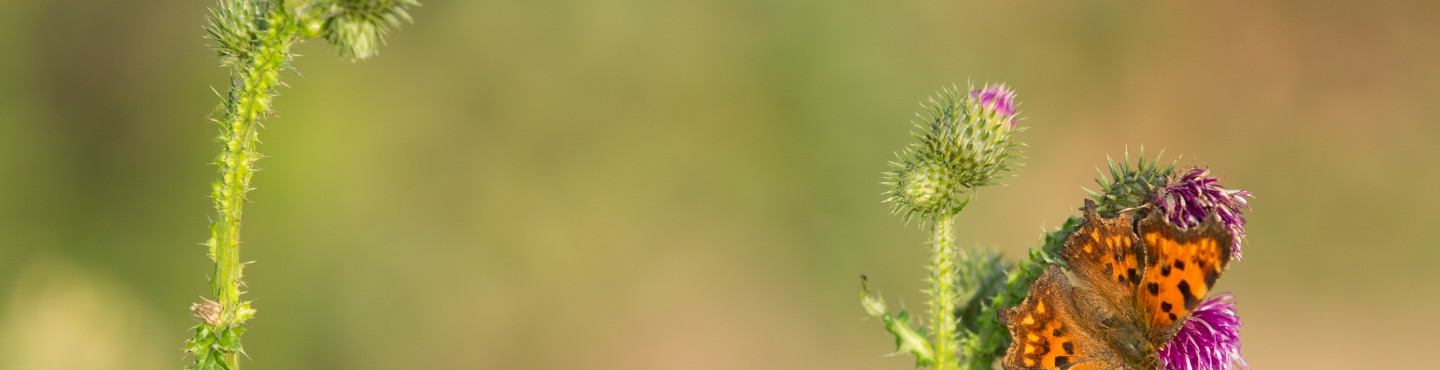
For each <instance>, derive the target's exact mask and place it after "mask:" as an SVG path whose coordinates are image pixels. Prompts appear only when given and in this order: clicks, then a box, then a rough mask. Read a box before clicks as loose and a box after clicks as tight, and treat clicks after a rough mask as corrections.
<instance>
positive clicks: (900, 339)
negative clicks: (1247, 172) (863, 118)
mask: <svg viewBox="0 0 1440 370" xmlns="http://www.w3.org/2000/svg"><path fill="white" fill-rule="evenodd" d="M1014 98H1015V95H1014V93H1013V92H1011V91H1009V90H1008V89H1006V88H1005V87H1004V86H1003V85H990V86H985V87H983V88H981V89H974V90H970V91H969V92H968V93H965V92H961V91H960V90H957V89H945V90H944V91H943V92H942V93H941V95H940V96H939V97H938V98H934V99H931V100H930V101H929V104H927V105H926V107H927V112H928V115H925V116H921V118H922V121H921V122H919V123H918V124H916V127H917V128H918V130H917V131H916V132H915V134H914V136H915V137H916V139H917V141H918V143H916V144H912V145H911V146H909V147H907V148H906V149H905V150H904V151H903V152H901V153H900V154H898V155H897V156H898V159H897V160H896V161H894V162H892V167H893V170H892V171H891V172H889V173H886V175H885V182H884V184H886V185H888V186H890V187H891V189H890V190H889V191H888V192H887V193H886V194H887V195H888V198H887V199H886V202H888V203H889V204H890V205H891V210H892V212H893V213H895V214H897V215H899V216H901V218H902V219H904V220H906V221H907V222H908V221H911V220H919V221H920V222H921V223H922V224H923V225H927V226H929V227H930V228H931V229H930V231H931V238H930V244H931V261H930V265H929V271H930V274H929V276H928V283H929V285H930V286H929V289H927V290H925V293H926V294H927V295H928V296H929V300H928V302H927V306H928V309H929V312H928V314H927V315H926V316H925V319H926V320H925V321H926V322H925V323H924V324H927V325H923V326H922V325H918V324H917V323H916V322H914V320H912V318H911V315H910V313H909V312H907V311H904V310H901V311H900V312H898V313H893V314H892V313H890V312H889V311H888V310H887V307H886V303H885V300H884V299H883V298H881V297H880V296H879V294H878V293H875V292H872V291H871V290H870V288H869V284H868V278H865V277H864V276H862V284H861V295H860V296H861V305H862V307H863V308H864V309H865V312H866V313H867V314H868V315H869V316H871V317H874V318H877V319H880V320H881V321H882V322H883V323H884V327H885V330H886V331H887V332H889V333H890V334H891V335H893V336H894V337H895V341H896V350H897V353H903V354H908V355H911V356H914V357H915V365H916V366H917V367H931V368H934V369H942V370H950V369H991V368H993V366H994V364H995V362H996V360H997V359H999V358H1001V357H1003V356H1004V355H1005V351H1006V349H1007V348H1008V347H1009V346H1010V344H1011V343H1010V340H1011V335H1010V334H1011V333H1010V331H1009V329H1008V328H1007V327H1006V326H1005V325H1004V324H1002V323H1001V321H1000V319H999V313H1000V312H1002V311H1005V310H1007V309H1009V308H1011V307H1014V306H1016V305H1018V304H1020V303H1021V302H1023V301H1025V299H1026V295H1027V294H1029V288H1030V285H1031V284H1032V283H1034V282H1035V281H1036V280H1037V279H1038V278H1039V277H1040V275H1041V273H1042V272H1043V271H1045V270H1046V268H1047V267H1048V266H1050V265H1058V266H1061V267H1065V262H1064V260H1063V259H1061V258H1059V256H1060V251H1061V249H1062V248H1063V246H1064V244H1065V242H1066V240H1067V239H1068V238H1069V237H1070V234H1072V233H1074V232H1075V231H1076V230H1078V229H1079V228H1080V226H1081V224H1082V223H1083V222H1084V219H1083V218H1082V217H1079V216H1078V215H1074V216H1071V217H1069V218H1068V219H1067V220H1066V221H1065V223H1064V224H1062V225H1061V226H1060V227H1059V228H1056V229H1054V230H1050V231H1048V232H1046V233H1044V234H1043V235H1042V236H1041V238H1040V241H1039V246H1037V247H1035V248H1033V249H1031V250H1030V251H1029V253H1028V254H1027V255H1026V256H1024V257H1023V258H1021V259H1020V260H1018V261H1016V262H1014V263H1006V262H1004V260H1003V259H1002V258H1001V256H1000V255H999V253H998V252H995V251H992V250H982V249H965V250H957V249H956V248H955V246H954V242H955V239H954V236H953V235H952V232H953V223H954V219H955V215H956V214H958V213H959V212H960V211H961V210H963V209H964V208H965V206H966V205H967V204H969V202H970V201H971V199H972V198H973V196H974V194H975V190H976V189H977V188H979V187H983V186H986V185H991V184H994V183H995V180H997V179H999V178H1001V177H1003V176H1005V175H1007V174H1008V172H1009V171H1010V170H1011V169H1012V168H1013V167H1014V166H1015V164H1013V160H1014V159H1015V158H1017V157H1018V153H1017V152H1016V151H1015V149H1016V147H1018V146H1020V145H1022V144H1019V143H1018V142H1016V141H1014V140H1013V138H1012V137H1011V135H1012V134H1013V133H1014V132H1017V131H1019V128H1017V127H1015V123H1016V115H1017V111H1016V109H1015V100H1014ZM1108 162H1109V163H1108V166H1107V167H1108V171H1100V174H1099V177H1098V178H1097V179H1096V180H1095V181H1096V183H1097V184H1099V188H1098V189H1096V190H1089V189H1087V190H1086V191H1087V192H1088V193H1089V198H1090V199H1091V200H1093V203H1094V204H1096V206H1095V207H1096V208H1095V209H1096V211H1097V212H1099V213H1100V214H1102V215H1104V216H1105V217H1113V216H1115V215H1116V214H1118V213H1120V212H1125V211H1140V212H1159V213H1160V214H1161V216H1164V218H1165V219H1166V220H1167V221H1168V222H1169V223H1171V224H1173V225H1176V226H1178V227H1180V228H1191V227H1198V226H1200V225H1201V223H1202V221H1203V220H1205V219H1206V217H1207V216H1208V215H1211V214H1214V215H1216V217H1217V219H1218V220H1219V222H1220V224H1221V225H1222V226H1223V227H1224V228H1225V230H1227V231H1229V232H1230V233H1231V234H1232V236H1234V240H1235V243H1234V245H1233V246H1232V250H1233V252H1234V253H1232V254H1231V255H1232V257H1233V258H1236V259H1238V258H1239V255H1240V244H1241V237H1242V236H1243V235H1244V226H1245V218H1244V216H1243V212H1245V211H1247V210H1249V203H1248V202H1247V199H1246V198H1249V197H1251V195H1250V193H1249V192H1246V191H1243V190H1231V189H1227V188H1225V187H1223V186H1221V185H1219V179H1217V178H1215V177H1212V176H1211V175H1210V172H1209V170H1208V169H1203V168H1200V167H1197V166H1189V167H1186V168H1183V169H1178V170H1177V162H1175V161H1170V162H1165V161H1162V160H1160V157H1159V156H1157V157H1156V158H1154V159H1153V160H1152V159H1149V158H1147V157H1146V156H1145V154H1143V150H1142V153H1141V154H1140V156H1139V159H1138V161H1131V159H1130V154H1129V152H1128V151H1126V153H1125V155H1124V157H1123V158H1122V160H1121V161H1119V162H1118V163H1117V162H1116V161H1114V160H1110V161H1108ZM1239 328H1240V320H1239V316H1238V314H1237V310H1236V309H1235V303H1234V301H1233V296H1231V295H1228V294H1221V295H1219V296H1217V297H1214V298H1211V299H1209V300H1206V301H1204V302H1203V303H1201V304H1200V305H1198V306H1197V307H1196V309H1195V311H1194V312H1193V313H1192V314H1191V315H1190V317H1189V318H1188V319H1187V321H1186V322H1185V323H1184V324H1183V325H1181V327H1180V329H1179V331H1178V332H1177V333H1176V334H1175V336H1174V337H1173V338H1171V339H1170V340H1169V341H1168V342H1167V343H1165V344H1164V345H1163V346H1161V347H1159V353H1158V356H1159V358H1160V360H1161V362H1163V364H1162V366H1164V367H1165V368H1166V369H1172V370H1180V369H1185V370H1190V369H1229V368H1231V366H1232V364H1234V363H1239V364H1240V365H1241V366H1242V367H1243V366H1245V364H1244V360H1243V359H1242V358H1241V357H1240V339H1239V338H1240V336H1239Z"/></svg>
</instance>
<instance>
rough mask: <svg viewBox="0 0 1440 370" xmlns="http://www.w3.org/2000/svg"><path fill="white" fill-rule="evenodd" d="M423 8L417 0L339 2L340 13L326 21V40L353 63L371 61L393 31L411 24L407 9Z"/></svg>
mask: <svg viewBox="0 0 1440 370" xmlns="http://www.w3.org/2000/svg"><path fill="white" fill-rule="evenodd" d="M419 5H420V2H418V1H415V0H340V1H337V6H338V8H339V14H336V15H334V16H332V17H330V19H329V20H327V21H326V22H325V26H324V28H325V29H324V33H325V39H326V40H328V41H330V44H331V45H335V47H336V48H339V49H340V55H341V56H344V57H347V58H350V60H352V61H358V60H360V59H366V58H369V57H371V56H374V55H375V54H376V53H378V52H379V48H380V45H383V44H384V43H385V35H386V34H387V33H388V32H389V29H390V28H392V27H398V26H400V22H401V21H410V13H409V12H408V11H407V9H408V8H410V7H415V6H419Z"/></svg>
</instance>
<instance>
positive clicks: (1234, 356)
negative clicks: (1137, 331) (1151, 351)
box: [1160, 294, 1250, 370]
mask: <svg viewBox="0 0 1440 370" xmlns="http://www.w3.org/2000/svg"><path fill="white" fill-rule="evenodd" d="M1233 298H1234V296H1231V295H1229V294H1221V295H1220V296H1217V297H1215V298H1212V299H1210V300H1208V301H1205V302H1204V303H1201V304H1200V306H1197V307H1196V308H1195V312H1193V313H1191V314H1190V318H1189V319H1188V320H1185V324H1184V325H1182V326H1180V331H1179V332H1177V333H1175V337H1173V338H1170V342H1169V343H1166V344H1165V346H1164V347H1161V348H1160V361H1161V362H1163V363H1164V364H1165V369H1167V370H1202V369H1204V370H1209V369H1224V370H1228V369H1230V368H1231V366H1233V365H1234V364H1235V363H1236V362H1239V363H1240V368H1241V369H1249V368H1250V365H1248V364H1246V363H1245V359H1243V358H1240V316H1238V315H1236V313H1235V302H1233V301H1231V299H1233Z"/></svg>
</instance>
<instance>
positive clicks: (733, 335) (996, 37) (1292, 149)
mask: <svg viewBox="0 0 1440 370" xmlns="http://www.w3.org/2000/svg"><path fill="white" fill-rule="evenodd" d="M209 5H210V2H209V1H96V2H77V1H25V0H20V1H15V0H11V1H5V2H0V70H3V73H0V368H3V369H178V368H179V367H180V366H182V364H185V363H187V361H188V360H187V359H184V358H182V354H181V351H180V348H181V345H182V342H183V340H184V339H186V338H187V337H188V334H187V330H188V328H189V327H191V326H192V325H194V324H195V323H196V319H194V318H193V317H191V313H190V312H189V311H188V310H187V307H188V306H189V305H190V304H191V303H193V302H196V301H198V300H199V296H200V295H203V294H206V292H207V291H208V285H207V282H206V277H207V276H208V275H209V274H210V273H211V271H212V270H211V269H212V267H211V265H210V261H209V260H208V259H207V258H206V257H205V251H204V249H203V247H201V246H200V245H198V244H197V243H199V242H201V241H203V240H204V239H205V238H206V236H207V231H206V230H207V229H206V225H207V222H208V221H207V220H208V218H207V217H208V215H209V214H210V213H211V209H210V202H209V200H208V199H207V198H206V195H207V194H208V191H209V188H208V184H209V183H210V181H211V178H212V177H213V176H214V171H215V169H214V168H213V167H212V166H210V165H208V163H210V160H211V159H212V158H213V157H214V155H215V153H216V150H217V145H216V144H215V143H214V142H213V141H212V140H211V139H212V138H213V137H214V136H215V134H216V128H215V127H213V125H212V124H210V123H209V122H207V121H206V119H205V118H206V116H207V115H208V114H209V113H210V112H211V110H212V109H213V107H214V106H215V105H216V104H217V103H218V98H217V97H216V96H215V95H214V94H213V93H212V92H211V87H215V88H219V89H223V88H224V87H225V83H226V71H225V70H224V69H221V68H219V67H218V66H217V62H216V58H215V55H214V52H213V51H212V50H211V49H210V48H208V47H207V45H206V41H205V40H203V39H202V37H201V36H202V35H203V32H202V30H201V26H202V24H203V22H204V18H205V15H206V7H207V6H209ZM413 14H414V16H415V18H416V23H415V24H413V25H408V26H405V27H404V28H403V29H401V30H399V31H397V32H394V33H393V34H392V37H391V38H390V40H389V41H390V42H389V45H388V47H385V48H383V49H382V51H381V55H380V56H379V57H378V58H375V59H372V60H369V61H365V62H362V63H350V62H347V61H342V60H340V59H339V58H337V57H335V56H334V52H333V51H332V50H331V49H330V47H329V46H328V45H326V44H325V43H324V42H322V41H310V42H306V43H304V44H303V45H301V46H300V47H298V48H297V50H296V51H297V52H298V53H300V54H303V57H300V58H298V59H297V60H296V62H295V65H296V66H297V68H298V69H299V70H300V71H301V72H302V73H303V74H304V76H303V77H301V76H296V75H294V74H290V75H287V76H286V81H287V82H288V83H289V84H290V85H291V86H292V87H291V88H285V89H283V90H282V93H283V95H282V96H280V97H279V98H278V99H277V106H276V109H277V111H278V113H279V115H278V116H277V117H275V118H274V119H272V120H270V121H269V122H268V123H267V126H268V128H267V129H266V130H265V131H264V133H263V134H262V140H263V141H264V145H263V146H262V147H261V152H263V153H265V154H267V155H268V156H269V158H267V159H266V160H264V161H262V162H261V167H262V168H264V171H263V172H261V173H260V174H259V175H258V176H257V177H256V180H255V181H256V183H255V185H256V187H257V188H258V190H256V191H255V192H253V193H252V195H251V197H252V200H253V202H252V203H251V204H250V206H249V207H247V209H246V213H247V215H246V227H245V230H244V233H245V234H244V238H243V239H244V240H245V244H244V249H243V250H242V257H243V258H245V259H250V260H255V261H257V262H256V263H255V264H254V265H252V266H251V267H250V268H249V269H247V270H246V272H247V273H248V274H247V277H246V280H247V282H248V283H249V289H250V292H251V295H250V297H251V298H253V299H254V300H255V304H256V307H257V308H258V309H259V315H258V317H257V319H256V320H253V321H252V325H251V331H250V332H249V334H247V335H246V338H245V346H246V349H247V351H248V353H249V355H250V357H251V359H250V360H249V361H247V365H246V368H247V369H408V368H433V369H571V368H582V369H737V368H742V369H743V368H759V369H909V368H912V363H911V360H910V359H909V358H905V357H885V356H884V355H885V354H886V353H887V352H889V351H890V350H892V349H893V341H892V339H891V338H889V337H887V336H886V335H885V334H884V332H883V331H882V330H881V324H880V323H879V322H878V321H875V320H864V319H863V317H864V314H863V312H862V310H861V309H860V306H859V304H858V298H857V294H858V289H859V282H858V281H857V275H859V274H861V273H865V274H869V275H870V277H871V279H872V281H873V282H874V284H875V285H876V287H877V288H878V289H880V290H881V291H882V292H883V293H885V297H886V298H887V299H889V300H890V302H891V305H892V307H898V306H901V305H905V306H908V307H911V308H923V296H922V295H921V294H920V293H919V290H920V289H921V288H922V286H923V283H922V279H923V275H924V270H923V268H922V266H923V264H924V263H925V259H926V247H925V246H924V244H923V243H924V238H925V233H924V232H922V231H921V230H919V229H918V228H916V227H915V226H914V225H910V226H907V225H905V224H903V223H902V222H901V221H899V220H898V219H897V218H896V217H891V216H890V215H888V214H887V208H886V206H885V205H882V204H881V203H880V200H881V199H882V196H881V194H880V193H881V192H882V191H884V190H885V189H884V188H883V187H882V186H881V185H879V184H878V182H879V181H880V173H881V172H882V171H885V170H886V169H887V167H886V162H887V161H889V160H890V159H892V158H893V152H894V151H896V150H898V149H900V148H901V147H902V146H903V145H905V144H906V143H907V142H909V141H910V137H909V135H908V133H907V132H908V131H909V129H910V123H909V121H910V120H911V118H912V117H913V113H914V112H915V111H917V110H919V108H920V107H919V106H918V105H917V104H916V102H918V101H920V100H922V99H925V98H926V97H928V96H930V95H932V94H933V93H934V92H935V91H937V90H939V88H940V87H941V86H944V85H949V84H951V83H958V84H960V85H962V86H963V85H964V84H965V83H966V81H973V82H976V83H983V82H987V81H990V82H1000V81H1004V82H1007V83H1009V84H1011V86H1013V87H1014V88H1015V89H1016V90H1018V92H1019V93H1020V97H1021V99H1022V100H1023V101H1024V104H1023V106H1022V109H1023V111H1024V116H1025V117H1026V119H1025V120H1024V121H1023V124H1024V125H1026V126H1029V127H1030V129H1029V130H1028V131H1026V132H1024V133H1023V134H1021V135H1020V137H1021V138H1022V139H1023V140H1025V141H1026V142H1028V143H1029V145H1030V146H1029V148H1028V149H1027V151H1026V153H1027V155H1028V157H1029V158H1028V159H1027V160H1025V167H1023V168H1021V169H1020V171H1019V172H1018V177H1015V178H1011V179H1009V180H1007V183H1008V186H1004V187H996V188H989V189H986V190H984V191H983V193H982V194H980V195H979V197H978V199H977V200H976V201H975V202H974V203H973V204H972V205H971V207H970V208H969V209H968V210H967V211H966V212H965V213H964V214H962V215H961V217H960V224H959V226H958V241H959V242H960V243H961V244H962V245H967V246H977V247H994V248H1000V249H1002V250H1004V251H1005V252H1006V253H1007V254H1008V255H1009V256H1016V255H1019V253H1022V252H1023V251H1024V250H1025V249H1026V248H1028V247H1031V246H1033V245H1034V244H1035V241H1036V238H1037V237H1038V236H1039V235H1040V232H1041V231H1042V230H1045V229H1048V228H1052V227H1055V226H1057V225H1059V224H1060V222H1061V221H1062V220H1064V219H1065V217H1066V216H1068V215H1070V214H1074V213H1075V211H1074V208H1075V207H1077V206H1078V205H1079V204H1080V200H1081V197H1082V195H1083V194H1084V193H1083V192H1082V190H1081V188H1082V187H1084V186H1092V183H1091V179H1092V178H1094V176H1095V167H1096V166H1098V165H1103V163H1104V161H1105V157H1106V155H1113V156H1118V155H1120V154H1123V152H1124V151H1125V150H1126V148H1127V147H1128V148H1130V149H1131V150H1136V149H1138V147H1139V146H1141V145H1144V146H1145V148H1147V149H1149V150H1151V151H1152V152H1153V151H1154V150H1157V149H1161V148H1163V149H1166V155H1167V156H1169V157H1171V158H1173V157H1174V156H1177V155H1183V156H1184V157H1183V158H1184V159H1183V160H1184V161H1186V162H1192V161H1193V162H1196V163H1201V164H1208V165H1210V166H1211V167H1212V168H1213V169H1214V171H1215V172H1216V173H1217V174H1220V175H1222V176H1226V179H1225V181H1224V182H1223V183H1224V184H1226V185H1228V186H1231V187H1234V188H1241V189H1247V190H1251V191H1253V192H1254V193H1255V194H1256V196H1257V198H1256V199H1255V200H1254V202H1253V204H1254V207H1255V208H1254V210H1253V212H1251V213H1250V214H1249V217H1250V226H1249V229H1248V231H1249V233H1250V238H1249V244H1248V245H1247V247H1246V249H1245V260H1244V261H1243V262H1242V263H1239V264H1236V265H1233V266H1234V267H1233V268H1232V270H1231V271H1230V272H1229V273H1227V274H1226V276H1225V278H1224V279H1222V280H1221V282H1220V285H1219V287H1218V288H1217V289H1218V291H1222V292H1223V291H1230V292H1234V293H1235V294H1236V295H1237V296H1238V302H1239V308H1240V312H1241V315H1242V317H1243V318H1244V323H1245V327H1244V329H1243V339H1244V346H1245V355H1246V356H1245V357H1246V358H1247V359H1248V360H1249V361H1250V363H1251V364H1252V365H1254V366H1256V367H1257V368H1262V369H1265V368H1396V367H1406V366H1416V364H1417V363H1427V362H1423V361H1428V360H1427V359H1426V358H1425V357H1423V356H1426V355H1427V354H1428V353H1429V352H1428V348H1429V344H1430V342H1431V341H1430V340H1429V339H1431V338H1432V337H1433V336H1434V333H1436V332H1440V321H1437V318H1436V317H1435V315H1434V313H1435V312H1437V311H1440V297H1437V296H1436V294H1434V293H1437V292H1440V284H1437V282H1440V278H1437V277H1436V274H1435V273H1434V271H1435V267H1434V266H1435V265H1436V263H1435V261H1436V259H1437V257H1440V251H1437V248H1436V247H1435V242H1433V241H1427V239H1426V238H1433V235H1434V233H1433V230H1434V227H1435V225H1437V224H1440V212H1437V211H1436V210H1437V209H1440V192H1437V191H1436V188H1437V185H1436V184H1437V183H1440V155H1437V151H1436V141H1437V139H1440V125H1437V124H1436V123H1437V122H1436V121H1437V118H1440V104H1436V103H1435V101H1436V100H1437V99H1440V69H1437V68H1435V66H1437V65H1440V22H1436V21H1435V15H1436V14H1440V3H1435V2H1425V1H1411V2H1363V3H1362V2H1355V3H1353V4H1347V3H1338V2H1295V3H1293V4H1288V5H1281V4H1264V3H1252V2H1245V1H1212V2H1203V3H1199V4H1177V3H1173V2H1121V1H1085V2H1079V1H1075V2H1053V1H1043V2H1017V1H990V2H962V1H846V2H836V1H821V0H816V1H798V0H797V1H765V0H740V1H659V0H651V1H638V0H636V1H631V0H615V1H563V0H550V1H484V0H481V1H452V2H445V1H430V2H428V3H426V4H425V6H424V7H421V8H419V9H416V10H415V11H414V12H413ZM1012 258H1013V257H1012ZM1417 293H1418V294H1417ZM1406 294H1408V295H1406Z"/></svg>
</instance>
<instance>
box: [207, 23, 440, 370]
mask: <svg viewBox="0 0 1440 370" xmlns="http://www.w3.org/2000/svg"><path fill="white" fill-rule="evenodd" d="M417 5H419V3H417V2H416V1H414V0H310V1H304V0H292V1H286V0H220V1H219V3H218V4H217V5H216V6H215V8H213V9H212V10H211V14H210V17H209V23H208V24H207V25H206V27H205V30H206V32H207V34H208V36H207V38H208V39H209V40H210V42H211V43H212V46H213V47H214V48H215V50H216V52H217V53H218V54H219V57H220V64H221V66H223V67H227V68H229V69H230V86H229V89H228V92H227V93H226V94H224V95H221V103H220V106H219V107H217V108H216V111H215V113H214V114H213V115H212V117H211V120H212V121H214V122H215V123H217V124H219V126H220V135H219V137H218V138H217V139H218V141H219V142H220V154H219V155H218V156H217V157H216V158H215V164H216V166H217V167H218V168H219V176H218V179H216V180H215V182H214V183H212V184H211V194H210V197H211V199H212V201H213V202H214V204H215V211H216V215H215V217H214V218H213V219H212V220H211V224H210V239H209V240H207V241H206V242H205V245H206V247H207V249H208V252H209V256H210V259H211V260H212V261H213V262H214V263H215V273H214V275H213V276H212V277H211V279H210V288H211V293H212V294H213V297H212V298H204V299H203V301H202V302H201V303H196V304H195V305H193V306H191V309H192V310H193V311H195V315H196V316H197V317H199V318H200V319H201V321H203V322H202V323H200V324H199V325H196V326H195V329H194V336H193V337H192V338H191V339H189V340H188V341H186V344H185V352H187V353H189V354H191V355H193V356H194V358H195V362H194V363H193V364H192V365H190V366H188V367H187V369H204V370H212V369H238V368H239V367H240V355H242V354H244V353H245V350H244V347H243V346H241V345H240V337H241V335H242V334H244V333H245V327H244V323H245V322H246V321H248V320H249V319H251V318H252V317H254V316H255V312H256V310H255V309H254V308H252V306H251V302H250V301H247V300H243V299H242V298H241V295H242V294H243V293H244V291H242V290H241V288H243V287H244V285H245V283H244V280H242V278H243V276H244V274H243V271H244V270H243V269H244V267H245V265H246V264H248V262H246V263H242V262H241V260H240V225H241V216H242V214H243V212H242V210H243V207H244V205H245V203H246V202H247V193H248V192H249V191H250V189H251V187H250V181H251V179H252V177H253V176H254V174H255V172H256V171H257V168H256V166H255V165H256V162H257V161H258V160H259V159H260V158H261V157H262V156H261V155H260V152H259V151H258V149H257V146H258V144H259V143H260V137H259V132H260V131H259V129H260V127H262V121H263V120H264V119H265V118H267V117H269V116H272V115H274V111H272V110H271V101H272V99H273V98H274V96H275V95H277V91H276V89H277V88H278V87H279V86H284V83H283V82H281V81H280V77H281V72H283V71H285V70H293V69H294V67H293V66H292V65H291V61H292V59H293V58H294V55H293V54H292V53H291V52H290V48H291V47H292V46H294V45H295V44H296V43H299V42H301V41H303V40H305V39H310V38H317V37H324V38H325V39H326V40H327V41H329V42H330V43H331V44H332V45H334V46H335V47H336V48H337V49H339V53H340V54H341V55H342V56H344V57H347V58H350V59H351V60H352V61H353V60H359V59H364V58H367V57H370V56H373V55H375V53H376V48H377V46H378V45H379V44H382V43H383V42H384V41H383V40H384V36H385V33H386V32H387V30H388V29H390V28H393V27H396V26H398V25H399V24H400V22H401V21H409V20H410V15H409V13H407V9H408V8H410V7H413V6H417Z"/></svg>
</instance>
